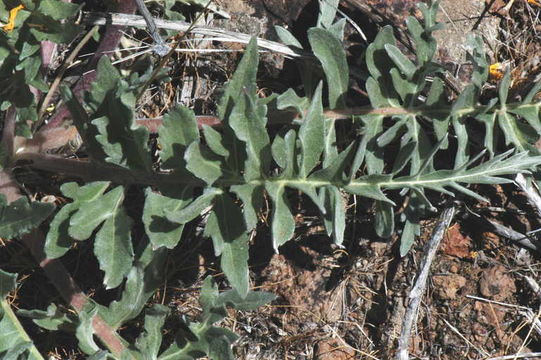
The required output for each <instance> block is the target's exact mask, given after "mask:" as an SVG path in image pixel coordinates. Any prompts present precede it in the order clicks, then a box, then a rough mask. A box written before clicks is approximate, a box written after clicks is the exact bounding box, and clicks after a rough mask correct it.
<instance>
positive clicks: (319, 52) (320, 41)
mask: <svg viewBox="0 0 541 360" xmlns="http://www.w3.org/2000/svg"><path fill="white" fill-rule="evenodd" d="M308 40H309V41H310V45H311V46H312V51H313V52H314V54H315V55H316V57H317V58H318V60H319V61H320V62H321V65H322V66H323V71H324V72H325V77H326V79H327V84H328V88H329V107H330V108H331V109H335V108H339V107H344V106H345V96H346V93H347V89H348V85H349V73H348V72H347V71H344V69H347V68H348V65H347V61H346V53H345V51H344V46H343V45H342V43H341V42H340V40H338V39H337V38H336V37H335V36H334V35H333V34H332V33H330V32H329V31H328V30H325V29H321V28H312V29H310V30H308Z"/></svg>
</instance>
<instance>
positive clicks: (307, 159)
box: [299, 83, 325, 177]
mask: <svg viewBox="0 0 541 360" xmlns="http://www.w3.org/2000/svg"><path fill="white" fill-rule="evenodd" d="M322 88H323V84H322V83H320V84H319V85H318V87H317V89H316V92H315V93H314V96H313V98H312V103H311V104H310V107H309V108H308V113H307V114H306V117H305V119H304V121H303V122H302V125H301V127H300V129H299V140H300V143H301V149H302V162H301V166H300V176H301V177H307V176H308V175H309V174H310V172H311V171H312V170H313V169H314V168H315V167H316V165H317V164H318V162H319V159H320V157H321V153H322V152H323V150H324V146H325V143H324V141H325V140H324V136H325V128H324V127H325V119H324V117H323V104H322V102H321V92H322Z"/></svg>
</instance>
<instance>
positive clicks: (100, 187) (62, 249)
mask: <svg viewBox="0 0 541 360" xmlns="http://www.w3.org/2000/svg"><path fill="white" fill-rule="evenodd" d="M108 187H109V182H105V181H99V182H94V183H89V184H87V185H85V186H82V187H79V185H77V183H74V182H72V183H66V184H64V185H62V186H61V188H60V190H61V191H62V193H63V194H64V195H65V196H67V197H69V198H72V199H73V202H72V203H69V204H66V205H64V206H63V207H62V209H60V211H59V212H58V213H56V215H55V217H54V219H53V220H52V221H51V223H50V224H49V232H48V233H47V237H46V238H45V245H44V250H45V254H46V255H47V257H48V258H50V259H56V258H58V257H60V256H62V255H64V254H65V253H66V252H67V251H68V250H69V248H70V247H71V245H72V243H73V239H72V238H71V236H70V235H69V232H68V229H69V224H70V218H71V216H72V215H73V214H75V213H76V212H77V211H78V210H79V209H80V208H81V207H84V206H86V204H87V203H92V202H93V201H96V200H97V199H98V198H99V197H100V196H101V195H103V193H104V192H105V190H107V188H108Z"/></svg>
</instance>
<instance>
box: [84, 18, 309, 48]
mask: <svg viewBox="0 0 541 360" xmlns="http://www.w3.org/2000/svg"><path fill="white" fill-rule="evenodd" d="M84 22H85V23H87V24H91V25H106V24H113V25H120V26H133V27H138V28H145V27H146V26H147V24H146V22H145V20H144V19H143V17H141V16H137V15H129V14H106V15H104V14H97V13H86V14H85V17H84ZM154 22H155V23H156V26H157V27H158V28H160V29H166V30H176V31H179V32H186V31H188V30H189V31H190V32H191V33H193V34H196V35H202V36H210V37H213V38H218V39H220V41H222V42H236V43H242V44H248V42H249V41H250V39H251V38H252V36H251V35H248V34H243V33H238V32H233V31H226V30H222V29H219V28H215V27H210V26H192V25H191V24H190V23H187V22H184V21H169V20H162V19H154ZM190 27H191V28H190ZM257 45H258V46H259V47H260V48H262V49H265V50H269V51H272V52H275V53H279V54H282V55H284V56H286V57H290V58H298V57H302V56H308V55H307V54H305V53H303V52H301V51H297V50H293V49H291V48H289V47H288V46H286V45H283V44H280V43H278V42H275V41H270V40H265V39H261V38H258V39H257Z"/></svg>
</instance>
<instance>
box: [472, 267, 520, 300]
mask: <svg viewBox="0 0 541 360" xmlns="http://www.w3.org/2000/svg"><path fill="white" fill-rule="evenodd" d="M516 290H517V288H516V286H515V281H514V280H513V278H512V277H511V276H509V275H507V274H506V269H505V267H503V266H502V265H496V266H493V267H491V268H488V269H485V270H484V271H483V273H482V274H481V279H480V280H479V291H480V292H481V295H483V296H484V297H486V298H489V299H493V300H496V301H503V300H505V299H507V298H508V297H510V296H512V295H513V294H514V293H515V292H516Z"/></svg>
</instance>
